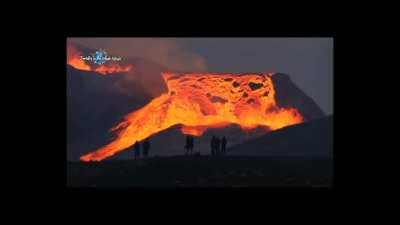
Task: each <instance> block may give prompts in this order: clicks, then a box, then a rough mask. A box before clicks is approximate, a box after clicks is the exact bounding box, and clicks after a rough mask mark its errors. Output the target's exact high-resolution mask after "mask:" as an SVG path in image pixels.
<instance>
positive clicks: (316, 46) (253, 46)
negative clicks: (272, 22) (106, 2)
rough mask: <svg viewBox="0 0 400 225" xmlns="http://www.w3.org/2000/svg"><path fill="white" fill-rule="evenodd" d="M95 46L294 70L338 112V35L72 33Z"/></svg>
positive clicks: (176, 62) (218, 65) (223, 67)
mask: <svg viewBox="0 0 400 225" xmlns="http://www.w3.org/2000/svg"><path fill="white" fill-rule="evenodd" d="M69 41H72V42H75V43H79V44H82V45H85V46H87V47H91V48H104V49H106V50H108V51H109V52H110V53H113V54H119V55H122V56H135V57H142V58H145V59H149V60H152V61H155V62H157V63H159V64H161V65H164V66H167V67H168V68H171V69H177V70H185V71H189V70H190V71H210V72H231V73H241V72H280V73H286V74H289V75H290V77H291V78H292V80H293V81H294V83H296V84H297V85H298V86H299V87H300V88H301V89H302V90H303V91H304V92H305V93H306V94H307V95H309V96H310V97H311V98H313V99H314V100H315V101H316V103H317V104H318V105H319V106H320V107H321V109H322V110H323V111H324V112H325V113H326V114H327V115H331V114H333V38H72V39H69Z"/></svg>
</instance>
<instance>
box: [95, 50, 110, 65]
mask: <svg viewBox="0 0 400 225" xmlns="http://www.w3.org/2000/svg"><path fill="white" fill-rule="evenodd" d="M106 56H107V52H106V51H104V50H101V49H100V50H99V51H96V52H95V53H94V54H93V60H94V63H96V64H98V65H102V64H104V63H105V62H106V59H105V58H106Z"/></svg>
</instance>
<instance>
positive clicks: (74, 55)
mask: <svg viewBox="0 0 400 225" xmlns="http://www.w3.org/2000/svg"><path fill="white" fill-rule="evenodd" d="M81 55H82V53H81V51H79V50H78V49H77V48H76V47H75V46H73V45H71V44H70V45H68V48H67V64H68V65H70V66H72V67H74V68H75V69H78V70H83V71H94V72H97V73H100V74H102V75H107V74H112V73H126V72H129V71H130V70H131V69H132V67H133V66H132V65H127V66H125V67H124V66H120V65H119V64H117V63H114V62H106V64H107V65H106V64H103V65H100V66H97V67H94V66H90V65H89V64H88V63H87V62H86V61H84V60H82V59H81Z"/></svg>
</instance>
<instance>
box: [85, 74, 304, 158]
mask: <svg viewBox="0 0 400 225" xmlns="http://www.w3.org/2000/svg"><path fill="white" fill-rule="evenodd" d="M162 75H163V78H164V80H165V82H166V84H167V86H168V93H165V94H162V95H161V96H159V97H157V98H154V99H153V100H152V101H151V102H149V103H148V104H147V105H146V106H144V107H143V108H141V109H139V110H137V111H134V112H132V113H130V114H128V115H126V116H125V118H124V121H122V122H121V123H120V124H118V125H117V126H116V127H114V128H112V129H111V131H114V132H116V138H115V139H114V140H113V141H112V142H111V143H109V144H107V145H105V146H103V147H101V148H99V149H97V150H96V151H94V152H91V153H88V154H86V155H83V156H81V158H80V159H81V160H82V161H100V160H103V159H105V158H107V157H110V156H112V155H114V154H116V153H117V152H120V151H122V150H124V149H126V148H128V147H130V146H131V145H133V144H134V143H135V142H136V141H141V140H143V139H145V138H147V137H149V136H151V135H153V134H156V133H158V132H160V131H162V130H165V129H167V128H169V127H171V126H174V125H177V124H181V125H182V129H181V131H182V132H183V133H184V134H192V135H196V136H200V135H202V134H203V132H204V131H205V130H206V129H207V128H214V127H224V126H227V125H229V124H238V125H240V126H241V127H242V128H243V129H246V130H247V129H253V128H256V127H257V126H265V127H266V128H267V129H268V130H276V129H279V128H282V127H285V126H289V125H293V124H297V123H301V122H303V117H302V116H301V114H300V113H299V112H298V111H297V109H294V108H279V107H278V106H277V104H276V102H275V90H274V86H273V83H272V79H271V76H272V74H196V73H187V74H176V73H163V74H162Z"/></svg>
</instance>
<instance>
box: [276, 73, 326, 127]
mask: <svg viewBox="0 0 400 225" xmlns="http://www.w3.org/2000/svg"><path fill="white" fill-rule="evenodd" d="M272 81H273V83H274V87H275V99H276V102H277V104H278V106H279V107H294V108H297V109H298V110H299V111H300V113H301V115H303V117H304V118H305V119H306V120H307V121H308V120H313V119H317V118H321V117H324V116H325V114H324V112H323V111H322V110H321V108H320V107H319V106H318V105H317V103H315V102H314V100H312V98H310V97H309V96H307V95H306V94H305V93H304V92H303V91H302V90H300V88H298V87H297V86H296V85H295V84H294V83H293V82H292V80H291V79H290V77H289V75H287V74H283V73H276V74H274V75H273V76H272Z"/></svg>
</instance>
